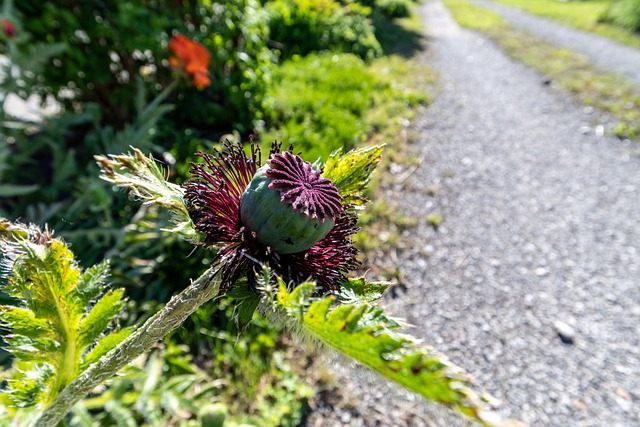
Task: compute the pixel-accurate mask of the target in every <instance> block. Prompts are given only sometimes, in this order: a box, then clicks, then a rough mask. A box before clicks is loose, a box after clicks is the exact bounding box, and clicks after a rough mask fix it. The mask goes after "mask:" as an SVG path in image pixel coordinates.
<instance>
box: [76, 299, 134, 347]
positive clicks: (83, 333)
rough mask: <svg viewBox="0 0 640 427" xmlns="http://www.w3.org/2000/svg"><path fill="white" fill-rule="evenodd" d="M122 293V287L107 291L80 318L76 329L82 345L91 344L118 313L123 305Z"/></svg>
mask: <svg viewBox="0 0 640 427" xmlns="http://www.w3.org/2000/svg"><path fill="white" fill-rule="evenodd" d="M123 294H124V289H122V288H120V289H114V290H110V291H108V292H107V293H106V294H104V295H103V296H102V298H100V300H99V301H98V302H97V303H96V305H95V306H93V308H92V309H91V311H90V312H89V314H87V315H86V316H85V317H84V318H83V319H82V321H81V323H80V328H79V330H78V337H79V343H80V345H81V346H82V347H86V346H88V345H90V344H93V343H94V342H95V340H96V338H98V337H99V336H100V334H101V333H102V332H104V329H105V328H106V327H107V326H108V325H109V323H110V322H111V321H112V320H113V318H114V317H115V316H116V315H117V314H118V313H120V311H121V310H122V307H123V306H124V301H123V300H122V295H123Z"/></svg>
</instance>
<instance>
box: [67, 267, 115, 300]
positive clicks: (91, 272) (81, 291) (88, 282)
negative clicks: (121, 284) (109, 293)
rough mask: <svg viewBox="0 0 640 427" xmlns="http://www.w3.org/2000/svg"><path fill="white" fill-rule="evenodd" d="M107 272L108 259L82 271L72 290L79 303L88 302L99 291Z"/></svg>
mask: <svg viewBox="0 0 640 427" xmlns="http://www.w3.org/2000/svg"><path fill="white" fill-rule="evenodd" d="M108 274H109V261H108V260H107V261H104V262H101V263H100V264H96V265H94V266H92V267H91V268H88V269H86V270H85V271H84V272H83V273H82V275H81V276H80V280H78V283H77V284H76V288H75V290H74V292H75V294H76V295H77V296H78V298H79V300H80V303H81V304H83V305H87V304H89V302H90V301H91V300H92V299H93V298H95V297H96V296H97V295H98V294H99V293H100V291H101V290H102V286H103V285H104V282H105V280H106V279H107V275H108Z"/></svg>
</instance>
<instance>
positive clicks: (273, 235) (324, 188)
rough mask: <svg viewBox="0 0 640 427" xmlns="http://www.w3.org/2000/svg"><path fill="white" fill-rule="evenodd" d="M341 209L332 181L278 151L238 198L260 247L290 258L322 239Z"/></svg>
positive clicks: (294, 158) (299, 159) (338, 195)
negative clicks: (264, 246) (240, 198)
mask: <svg viewBox="0 0 640 427" xmlns="http://www.w3.org/2000/svg"><path fill="white" fill-rule="evenodd" d="M341 211H342V200H341V198H340V193H339V192H338V190H337V189H336V188H335V186H334V185H333V183H332V182H331V181H330V180H328V179H325V178H323V177H322V176H321V175H320V171H317V170H314V169H313V167H312V165H311V163H309V162H305V161H304V160H302V158H300V156H296V155H293V154H291V153H289V152H283V153H281V154H275V155H273V157H272V159H271V160H269V161H268V162H267V164H266V165H264V166H262V167H261V168H260V169H258V170H257V172H256V174H255V175H254V177H253V179H252V180H251V183H250V184H249V186H248V187H247V188H246V190H245V191H244V193H243V195H242V202H241V208H240V218H241V220H242V223H243V224H244V225H245V226H246V227H248V228H249V229H250V230H251V231H253V232H254V233H255V235H256V239H257V240H258V241H259V242H260V243H262V244H264V245H267V246H270V247H271V248H272V249H273V250H274V251H276V252H278V253H281V254H291V253H296V252H302V251H305V250H307V249H309V248H310V247H311V246H313V245H314V244H315V243H316V242H318V241H320V240H321V239H322V238H323V237H325V236H326V235H327V234H328V233H329V232H330V231H331V229H332V228H333V226H334V224H335V218H336V217H338V216H339V215H340V212H341Z"/></svg>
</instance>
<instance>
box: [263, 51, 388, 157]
mask: <svg viewBox="0 0 640 427" xmlns="http://www.w3.org/2000/svg"><path fill="white" fill-rule="evenodd" d="M389 92H390V85H389V83H388V82H387V81H386V80H385V79H383V78H381V77H379V76H376V75H374V74H373V73H372V72H370V71H369V69H368V68H367V67H366V65H365V64H364V62H363V61H362V60H360V59H359V58H357V57H356V56H354V55H348V54H343V55H332V54H322V55H309V56H308V57H306V58H294V59H293V60H291V61H288V62H286V63H284V64H283V65H282V66H281V67H280V68H279V69H278V70H277V72H276V73H275V75H274V86H273V88H272V89H271V90H270V92H269V108H270V110H271V114H270V116H271V117H270V118H271V121H272V122H273V123H277V124H278V126H277V130H274V131H271V132H268V133H267V134H265V135H262V140H263V141H266V142H270V141H273V140H274V139H276V140H279V141H286V143H287V144H289V143H293V144H295V146H296V149H297V150H301V151H303V152H304V153H305V156H307V158H309V159H316V158H319V157H322V158H326V157H327V156H328V154H329V153H331V152H332V151H334V150H336V149H338V148H344V149H345V150H349V149H351V148H353V147H355V146H356V145H357V144H359V143H362V142H363V141H364V140H365V138H366V136H367V132H368V130H369V129H368V128H367V125H366V122H365V114H366V113H367V112H368V111H370V109H372V108H373V107H374V106H375V105H376V103H377V102H378V99H379V98H377V97H382V96H383V95H386V94H389Z"/></svg>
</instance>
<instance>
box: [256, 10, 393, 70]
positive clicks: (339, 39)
mask: <svg viewBox="0 0 640 427" xmlns="http://www.w3.org/2000/svg"><path fill="white" fill-rule="evenodd" d="M266 9H267V10H268V15H269V33H270V37H271V39H272V40H273V42H274V44H275V45H276V46H277V48H278V49H279V50H280V52H281V55H282V58H284V59H286V58H290V57H291V56H293V55H307V54H309V53H310V52H314V51H322V50H331V51H336V52H349V53H353V54H355V55H358V56H359V57H360V58H362V59H365V60H369V59H373V58H375V57H377V56H380V55H381V53H382V49H381V47H380V43H378V40H377V39H376V37H375V35H374V29H373V26H372V25H371V23H370V21H369V19H368V17H367V16H366V14H365V12H366V9H363V8H362V7H359V6H357V5H349V6H346V7H343V6H342V5H341V4H340V3H338V2H336V1H334V0H275V1H272V2H269V3H267V4H266Z"/></svg>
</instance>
